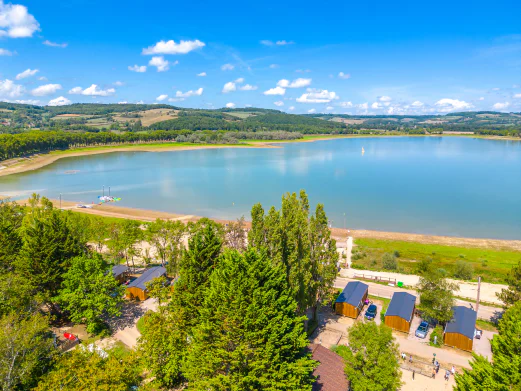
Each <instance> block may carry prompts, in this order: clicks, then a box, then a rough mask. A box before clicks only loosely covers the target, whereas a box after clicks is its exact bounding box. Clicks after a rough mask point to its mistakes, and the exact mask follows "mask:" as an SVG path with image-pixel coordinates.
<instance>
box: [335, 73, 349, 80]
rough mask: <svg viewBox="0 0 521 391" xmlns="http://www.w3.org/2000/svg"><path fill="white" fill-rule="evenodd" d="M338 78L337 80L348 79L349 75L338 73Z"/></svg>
mask: <svg viewBox="0 0 521 391" xmlns="http://www.w3.org/2000/svg"><path fill="white" fill-rule="evenodd" d="M338 78H339V79H350V78H351V75H350V74H349V73H344V72H339V73H338Z"/></svg>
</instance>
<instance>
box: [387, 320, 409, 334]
mask: <svg viewBox="0 0 521 391" xmlns="http://www.w3.org/2000/svg"><path fill="white" fill-rule="evenodd" d="M385 324H386V325H387V326H389V327H390V328H392V329H395V330H398V331H401V332H404V333H408V332H409V330H410V329H411V323H410V322H407V321H406V320H405V319H404V318H401V317H399V316H385Z"/></svg>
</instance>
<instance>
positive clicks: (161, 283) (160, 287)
mask: <svg viewBox="0 0 521 391" xmlns="http://www.w3.org/2000/svg"><path fill="white" fill-rule="evenodd" d="M145 286H146V288H147V291H148V294H149V296H150V297H153V298H155V299H157V302H158V304H159V305H161V304H162V303H164V302H166V301H167V300H168V299H169V297H170V293H171V292H170V283H169V282H168V280H167V279H166V278H165V276H161V277H157V278H154V279H153V280H152V281H149V282H147V283H146V284H145Z"/></svg>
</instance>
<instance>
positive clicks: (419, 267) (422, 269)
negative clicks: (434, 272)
mask: <svg viewBox="0 0 521 391" xmlns="http://www.w3.org/2000/svg"><path fill="white" fill-rule="evenodd" d="M431 266H432V259H431V258H425V259H422V260H421V261H420V262H418V263H417V264H416V272H417V273H418V274H424V273H427V272H428V271H429V270H430V269H431Z"/></svg>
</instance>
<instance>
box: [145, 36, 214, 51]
mask: <svg viewBox="0 0 521 391" xmlns="http://www.w3.org/2000/svg"><path fill="white" fill-rule="evenodd" d="M204 46H206V44H205V43H204V42H201V41H199V40H198V39H196V40H195V41H183V40H181V41H179V43H176V42H175V41H174V40H173V39H171V40H170V41H159V42H158V43H156V44H155V45H154V46H149V47H148V48H145V49H143V51H142V54H186V53H190V52H191V51H192V50H196V49H199V48H202V47H204Z"/></svg>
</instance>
